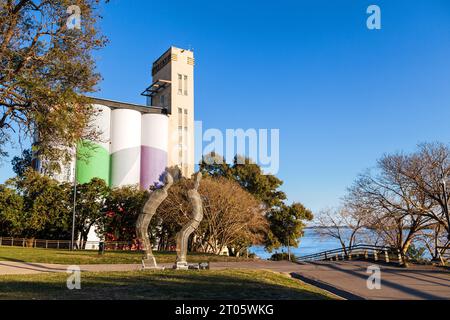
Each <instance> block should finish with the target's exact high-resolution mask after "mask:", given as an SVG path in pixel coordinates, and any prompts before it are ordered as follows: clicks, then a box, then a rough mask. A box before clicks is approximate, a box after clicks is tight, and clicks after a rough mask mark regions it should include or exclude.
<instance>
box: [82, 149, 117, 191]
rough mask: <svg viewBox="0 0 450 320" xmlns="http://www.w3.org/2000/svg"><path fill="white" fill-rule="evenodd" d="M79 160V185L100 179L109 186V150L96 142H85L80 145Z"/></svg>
mask: <svg viewBox="0 0 450 320" xmlns="http://www.w3.org/2000/svg"><path fill="white" fill-rule="evenodd" d="M77 158H78V159H77V182H78V183H87V182H89V181H91V180H92V179H93V178H100V179H103V180H104V181H105V182H106V184H108V185H109V167H110V156H109V152H108V150H106V149H105V148H103V147H102V146H100V145H98V144H96V143H94V142H90V141H84V142H82V143H80V144H79V145H78V148H77Z"/></svg>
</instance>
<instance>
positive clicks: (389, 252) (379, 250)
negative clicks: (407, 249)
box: [296, 244, 404, 265]
mask: <svg viewBox="0 0 450 320" xmlns="http://www.w3.org/2000/svg"><path fill="white" fill-rule="evenodd" d="M352 259H364V260H372V261H380V262H386V263H391V262H394V263H397V264H399V265H401V264H403V263H404V261H403V259H402V256H401V254H400V252H399V251H398V250H396V249H394V248H391V247H381V246H373V245H365V244H360V245H355V246H352V247H346V248H345V249H344V248H339V249H334V250H327V251H322V252H319V253H315V254H310V255H307V256H302V257H299V258H297V259H296V262H308V261H321V260H322V261H323V260H328V261H338V260H352Z"/></svg>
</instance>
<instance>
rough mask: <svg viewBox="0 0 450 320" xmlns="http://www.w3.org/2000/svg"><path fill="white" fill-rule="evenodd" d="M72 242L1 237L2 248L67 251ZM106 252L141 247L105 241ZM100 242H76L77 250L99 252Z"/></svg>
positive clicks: (124, 242) (137, 244) (134, 244)
mask: <svg viewBox="0 0 450 320" xmlns="http://www.w3.org/2000/svg"><path fill="white" fill-rule="evenodd" d="M71 242H72V241H70V240H42V239H26V238H13V237H0V246H10V247H28V248H45V249H67V250H70V245H71ZM103 243H104V244H105V250H140V249H141V245H140V244H139V243H138V242H135V241H104V242H103ZM99 245H100V241H85V242H82V241H76V242H75V243H74V247H75V248H82V249H85V250H98V248H99Z"/></svg>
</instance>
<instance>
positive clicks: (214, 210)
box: [157, 177, 268, 255]
mask: <svg viewBox="0 0 450 320" xmlns="http://www.w3.org/2000/svg"><path fill="white" fill-rule="evenodd" d="M192 183H193V182H192V181H191V180H189V179H181V180H180V181H179V182H178V183H176V184H174V185H173V186H172V187H171V188H170V189H169V196H168V197H167V199H166V200H164V201H163V203H162V204H161V206H160V207H159V208H158V211H157V218H158V220H159V221H160V222H161V229H160V230H161V231H160V233H159V235H160V237H161V238H160V239H161V240H160V242H164V243H166V244H170V243H171V242H173V238H174V236H175V234H176V232H178V231H179V230H180V229H181V227H182V226H183V225H184V224H185V223H186V222H187V221H188V220H189V217H190V212H191V210H192V208H191V207H190V202H189V200H188V198H187V191H188V190H189V189H191V188H192ZM199 193H200V195H201V197H202V200H203V214H204V216H203V220H202V222H201V224H200V226H199V228H198V229H197V230H196V232H195V234H194V236H193V237H192V239H191V241H190V248H191V250H197V251H204V252H213V253H215V254H219V253H220V252H221V251H222V250H223V249H224V248H227V247H228V248H229V249H231V250H229V251H231V252H230V253H231V254H235V255H240V254H242V252H243V250H244V249H246V248H247V247H248V246H250V245H252V244H259V243H262V242H263V240H264V238H265V236H266V234H267V231H268V228H267V227H268V225H267V221H266V219H265V217H264V211H263V209H262V206H261V202H260V201H259V200H257V199H256V198H255V197H254V196H252V195H251V194H250V193H249V192H247V191H245V190H244V189H243V188H242V187H241V186H239V184H237V183H236V182H234V181H231V180H229V179H226V178H223V177H216V178H213V177H205V178H204V179H202V182H201V184H200V188H199Z"/></svg>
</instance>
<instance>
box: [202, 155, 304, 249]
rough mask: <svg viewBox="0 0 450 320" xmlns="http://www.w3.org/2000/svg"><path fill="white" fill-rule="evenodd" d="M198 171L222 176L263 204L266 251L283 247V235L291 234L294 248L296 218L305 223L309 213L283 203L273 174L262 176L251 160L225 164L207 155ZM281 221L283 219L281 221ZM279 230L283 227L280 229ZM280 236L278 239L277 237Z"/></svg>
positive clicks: (296, 204) (276, 179)
mask: <svg viewBox="0 0 450 320" xmlns="http://www.w3.org/2000/svg"><path fill="white" fill-rule="evenodd" d="M200 170H201V171H202V172H203V173H204V174H205V175H210V176H213V177H224V178H226V179H229V180H233V181H235V182H237V183H238V184H239V185H240V186H241V187H242V188H244V189H245V190H247V191H248V192H250V193H251V194H252V195H253V196H254V197H256V198H257V199H258V200H260V201H261V202H262V204H263V207H264V210H265V213H266V215H267V217H268V221H269V223H270V230H271V231H270V232H269V234H268V238H267V239H266V240H267V241H266V247H267V249H269V250H272V249H274V248H278V247H280V246H281V245H283V244H285V245H287V239H288V237H287V236H286V235H287V234H290V233H291V232H292V235H293V236H290V237H289V241H290V243H291V244H293V245H295V246H296V245H297V239H294V237H295V236H297V235H298V236H301V235H302V232H301V231H300V229H302V227H301V226H302V224H301V223H298V222H296V219H297V218H296V216H302V215H303V218H302V219H303V220H309V217H310V215H311V216H312V213H311V211H309V210H307V209H305V208H304V207H303V205H302V204H300V203H295V204H293V205H292V206H289V205H287V204H285V200H286V199H287V197H286V194H285V193H284V192H283V191H281V190H280V189H279V188H280V187H281V185H282V184H283V181H282V180H280V179H278V178H277V177H276V176H274V175H266V174H264V172H263V171H262V169H261V167H260V166H259V165H258V164H255V163H254V162H253V161H252V160H251V159H249V158H244V157H240V156H236V157H235V158H234V161H233V163H232V164H227V163H226V161H225V159H224V158H223V157H221V156H218V155H216V154H215V153H211V154H209V155H206V156H204V157H203V159H202V161H201V163H200ZM282 219H287V220H286V221H285V222H283V221H282ZM280 228H286V229H285V230H281V229H280ZM278 236H280V237H281V238H278Z"/></svg>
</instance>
